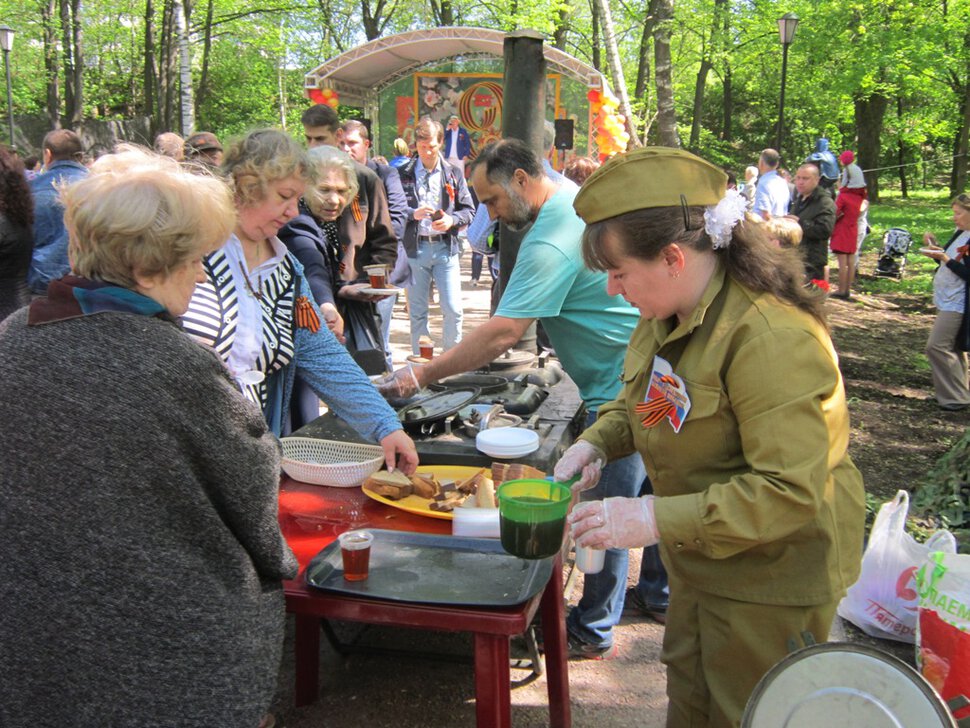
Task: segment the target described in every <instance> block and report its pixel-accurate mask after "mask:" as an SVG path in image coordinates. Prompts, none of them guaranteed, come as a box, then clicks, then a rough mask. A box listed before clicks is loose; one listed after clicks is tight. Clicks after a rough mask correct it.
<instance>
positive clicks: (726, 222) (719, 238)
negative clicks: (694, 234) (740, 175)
mask: <svg viewBox="0 0 970 728" xmlns="http://www.w3.org/2000/svg"><path fill="white" fill-rule="evenodd" d="M747 210H748V203H747V200H745V199H744V197H743V196H742V195H741V193H740V192H738V191H737V190H728V191H727V194H725V195H724V197H722V198H721V201H720V202H718V203H717V204H716V205H709V206H708V207H707V209H706V210H704V230H705V231H706V232H707V234H708V235H709V236H710V238H711V245H712V247H713V248H714V249H715V250H717V249H718V248H724V247H727V245H728V244H729V243H730V242H731V235H732V233H733V231H734V226H735V225H737V224H738V222H739V221H740V220H741V219H742V218H743V217H744V213H745V212H747Z"/></svg>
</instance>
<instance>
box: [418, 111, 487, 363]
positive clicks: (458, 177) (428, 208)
mask: <svg viewBox="0 0 970 728" xmlns="http://www.w3.org/2000/svg"><path fill="white" fill-rule="evenodd" d="M414 137H415V140H416V142H415V143H416V145H417V148H418V154H417V156H416V157H415V158H414V159H412V160H411V161H409V162H408V163H407V164H405V165H404V166H403V167H401V169H400V173H401V184H402V185H403V186H404V194H405V195H406V196H407V198H408V224H407V227H406V228H405V230H404V249H405V250H406V251H407V254H408V262H409V263H410V265H411V275H412V277H413V279H414V283H413V284H412V285H411V287H410V289H409V293H408V309H409V313H410V316H411V350H412V351H413V353H414V354H418V353H419V351H420V347H419V346H418V339H420V338H421V337H422V336H428V335H429V331H428V292H429V290H430V287H431V281H432V279H433V280H434V283H435V286H437V288H438V294H439V297H440V304H441V311H442V314H443V316H444V321H443V322H442V323H443V326H442V329H443V334H444V342H443V347H444V348H445V349H446V350H447V349H450V348H451V347H453V346H454V345H455V344H457V343H458V342H459V341H461V319H462V310H461V267H460V262H459V261H460V258H461V249H460V247H459V244H458V230H460V229H461V228H463V227H465V226H466V225H468V224H469V223H470V222H471V221H472V218H473V217H474V216H475V206H474V204H473V203H472V196H471V193H469V191H468V185H466V184H465V176H464V175H463V174H462V173H461V171H459V170H457V169H455V167H453V166H452V165H450V164H448V162H446V161H445V160H444V157H442V156H441V142H442V140H443V139H444V129H442V128H441V124H439V123H438V122H437V121H433V120H432V119H427V118H425V119H422V120H421V121H419V122H418V123H417V125H416V126H415V129H414Z"/></svg>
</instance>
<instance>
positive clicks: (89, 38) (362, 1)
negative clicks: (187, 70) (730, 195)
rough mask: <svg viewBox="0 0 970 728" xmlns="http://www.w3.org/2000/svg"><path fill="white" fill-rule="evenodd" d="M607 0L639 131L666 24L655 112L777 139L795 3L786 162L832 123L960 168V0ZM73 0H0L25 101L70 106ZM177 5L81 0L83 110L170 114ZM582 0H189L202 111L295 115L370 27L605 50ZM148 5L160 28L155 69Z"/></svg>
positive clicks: (708, 152) (909, 164)
mask: <svg viewBox="0 0 970 728" xmlns="http://www.w3.org/2000/svg"><path fill="white" fill-rule="evenodd" d="M149 2H150V3H151V4H150V5H149V4H147V3H149ZM609 2H610V8H611V10H612V16H613V22H614V26H615V27H614V29H615V35H616V40H617V45H618V47H619V51H620V59H621V66H622V71H623V75H624V77H625V78H626V79H627V90H628V92H629V93H630V96H631V102H632V106H633V111H634V115H635V116H636V117H637V122H638V132H639V133H640V134H642V135H646V137H647V140H648V141H651V142H653V143H656V140H657V139H658V137H657V135H656V130H657V127H658V108H657V99H658V94H657V88H658V85H657V84H658V78H657V68H656V55H655V54H656V50H657V48H656V38H657V31H658V27H662V28H666V29H667V30H668V31H669V55H670V82H669V89H670V93H671V94H672V99H673V112H674V113H673V117H669V116H665V117H663V118H664V120H665V123H666V124H667V125H668V126H669V125H670V124H671V123H675V124H676V125H675V126H673V127H671V128H672V133H675V134H676V135H677V136H678V137H679V141H680V143H681V144H683V145H684V146H686V145H688V143H689V144H690V146H691V147H692V148H694V149H696V151H698V152H699V153H701V154H703V155H705V156H707V157H709V158H711V159H712V160H714V161H717V162H719V163H723V164H730V165H732V166H735V167H741V166H744V165H746V164H748V163H750V162H751V161H752V160H753V159H754V158H755V157H756V155H757V153H758V151H759V150H760V149H762V148H764V147H766V146H770V145H772V144H773V143H774V138H775V125H776V123H777V119H778V99H779V90H780V89H779V87H780V73H781V45H780V43H779V40H778V33H777V25H776V21H777V19H778V17H780V16H781V15H782V14H784V13H786V12H794V13H796V14H797V15H798V16H799V17H800V18H801V23H800V25H799V27H798V31H797V34H796V37H795V41H794V43H793V44H792V46H791V48H790V52H789V65H788V83H787V88H786V111H785V121H786V130H785V134H784V139H785V143H784V149H782V150H781V151H782V152H783V156H784V157H785V161H786V163H787V164H789V165H794V164H795V163H797V162H798V161H799V160H800V159H801V158H803V157H804V156H805V155H807V154H808V153H809V152H810V151H811V149H812V147H813V145H814V142H815V140H816V139H817V138H818V137H820V136H827V137H828V138H829V139H830V140H831V144H832V147H833V148H834V149H836V151H838V150H840V149H843V148H853V149H855V150H857V151H859V152H860V157H861V160H860V161H861V162H862V164H863V167H869V168H872V167H886V168H888V169H885V170H883V171H882V172H880V173H879V174H878V175H873V176H878V177H880V178H881V181H882V182H883V183H884V184H885V183H893V184H903V183H906V184H909V185H914V184H915V185H919V184H922V182H923V180H924V179H925V180H927V181H930V182H940V181H942V182H949V184H950V185H951V187H952V188H953V189H962V188H963V187H964V186H965V185H966V166H965V160H966V156H965V155H966V151H967V129H968V127H970V103H968V99H970V88H968V87H970V80H968V79H970V31H968V28H970V22H968V21H970V17H968V16H970V0H850V2H845V1H844V0H839V1H837V0H790V2H785V3H784V4H781V3H777V2H773V1H770V0H769V1H766V2H762V1H761V0H759V2H749V1H745V2H741V1H739V0H676V2H674V3H673V6H672V7H673V11H672V16H671V17H670V18H669V19H667V20H665V21H664V22H663V23H662V26H661V25H660V24H658V18H662V16H663V14H662V13H661V12H658V9H663V8H666V7H667V4H666V3H658V0H609ZM72 5H73V3H72V2H71V0H58V2H53V0H0V22H6V23H7V24H8V25H11V26H13V27H14V28H15V30H16V31H17V39H16V43H15V48H14V52H13V53H12V54H11V63H12V73H13V78H14V81H13V98H14V105H15V110H16V112H17V113H18V114H27V113H32V114H36V113H43V112H44V111H45V109H47V108H48V107H49V106H51V105H53V106H55V107H57V109H58V112H59V114H60V115H61V116H62V117H63V115H64V114H65V113H66V111H67V109H66V106H65V103H66V99H67V94H66V88H67V82H68V79H67V78H66V73H67V67H66V65H65V55H64V42H65V38H67V37H68V36H67V35H66V34H65V27H64V25H63V20H64V18H63V12H64V11H63V8H64V7H71V6H72ZM172 6H173V2H172V0H88V1H87V2H86V3H85V4H84V5H83V6H79V7H81V8H82V9H81V12H82V13H83V18H82V21H83V22H82V24H83V38H82V43H83V61H84V68H83V81H84V86H83V94H82V98H83V116H84V118H88V119H90V118H125V117H129V116H133V115H139V114H150V115H152V117H153V118H154V121H155V126H156V128H158V129H161V128H173V129H174V130H175V131H179V129H178V128H177V125H178V119H179V114H178V113H177V112H178V108H177V106H176V107H175V108H174V109H173V108H172V103H173V102H172V101H169V102H168V106H166V105H165V103H163V101H164V98H166V97H165V89H166V86H165V84H166V83H167V84H169V86H168V87H167V88H168V89H169V96H168V97H167V98H170V99H174V103H175V104H176V105H177V103H178V94H177V84H178V78H177V68H178V67H177V62H176V64H175V66H174V69H173V71H172V73H174V75H172V74H169V75H168V76H166V68H167V67H168V66H166V64H169V63H171V59H172V58H173V56H172V54H171V53H168V55H167V56H166V55H165V53H167V51H166V49H167V48H174V49H175V51H176V52H177V46H176V45H175V41H174V38H173V37H170V36H171V34H172V33H174V24H173V23H172V22H171V21H170V14H171V12H172V11H171V9H172ZM592 6H593V3H592V2H591V0H540V1H539V2H528V3H527V2H522V0H489V1H488V2H484V3H483V2H473V1H472V0H427V1H425V0H384V1H383V2H378V0H315V1H314V2H313V3H296V2H293V0H259V1H258V2H257V0H205V1H204V2H198V0H194V2H193V1H192V0H189V1H188V2H187V3H186V10H187V13H188V16H189V40H190V48H191V56H192V57H191V64H192V70H193V87H194V91H195V95H196V104H195V112H196V126H197V127H199V128H207V129H211V130H213V131H215V132H216V133H218V134H221V135H231V134H233V133H236V132H238V131H241V130H243V129H246V128H250V127H253V126H258V125H266V124H273V125H279V124H281V123H285V124H286V125H287V127H288V128H291V129H292V128H293V127H294V125H298V118H299V113H300V111H301V110H302V109H303V108H304V107H305V105H306V100H305V97H304V92H303V74H304V73H305V72H306V71H307V70H309V69H312V68H314V67H315V66H317V65H319V64H320V63H322V62H323V61H324V60H326V59H327V58H329V57H332V56H333V55H335V54H337V53H340V52H342V51H344V50H347V49H349V48H352V47H353V46H355V45H358V44H360V43H363V42H365V41H366V40H367V37H368V36H373V35H374V34H377V33H379V34H382V35H387V34H390V33H397V32H402V31H407V30H413V29H416V28H425V27H432V26H435V25H442V24H449V23H452V24H456V25H468V26H480V27H488V28H499V29H504V30H509V31H511V30H515V29H518V28H524V27H532V28H536V29H538V30H539V31H541V32H542V33H544V34H546V36H547V38H548V40H549V43H550V44H555V45H556V46H557V47H560V48H562V49H564V50H565V51H567V52H568V53H571V54H573V55H575V56H576V57H577V58H580V59H582V60H584V61H586V62H588V63H591V64H594V65H598V64H599V63H600V59H601V58H605V57H606V56H605V53H603V48H602V47H601V46H602V43H603V41H602V34H601V32H600V28H599V25H598V23H597V22H594V11H593V7H592ZM146 8H147V9H148V10H149V12H148V14H149V16H150V18H151V20H152V31H153V34H154V37H153V40H154V44H153V46H152V48H153V52H152V58H151V59H150V66H149V67H148V68H147V69H146V41H145V32H146ZM167 14H168V15H167ZM45 16H46V18H47V21H46V22H47V25H46V26H45ZM68 30H69V28H68ZM45 32H46V34H47V35H46V37H47V39H48V42H47V43H46V44H45ZM45 48H46V50H47V51H48V53H49V55H48V57H47V58H46V59H45ZM51 52H52V53H53V55H52V56H51V55H50V53H51ZM176 61H177V59H176ZM146 71H147V73H146ZM604 72H605V73H606V74H607V76H608V77H609V76H610V73H609V71H608V70H606V69H604ZM153 73H154V74H155V75H154V78H155V79H156V80H155V82H154V83H153V84H152V85H151V88H147V89H146V83H147V81H146V79H148V78H151V77H152V74H153ZM51 81H56V84H52V83H51ZM666 88H668V86H667V85H662V86H661V90H662V91H663V90H665V89H666ZM173 91H174V92H175V93H174V95H172V92H173ZM160 94H161V95H160ZM49 97H50V98H51V99H52V100H48V99H49ZM661 98H663V97H662V96H661ZM61 120H62V122H65V123H67V120H65V119H63V118H62V119H61ZM860 144H861V146H860ZM954 157H955V158H956V159H957V163H956V164H954V163H953V162H952V159H953V158H954ZM961 160H962V161H961ZM876 191H877V190H876Z"/></svg>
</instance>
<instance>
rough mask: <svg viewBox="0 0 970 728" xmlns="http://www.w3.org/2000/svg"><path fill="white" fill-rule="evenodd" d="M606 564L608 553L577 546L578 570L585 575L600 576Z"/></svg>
mask: <svg viewBox="0 0 970 728" xmlns="http://www.w3.org/2000/svg"><path fill="white" fill-rule="evenodd" d="M605 563H606V551H604V550H603V549H594V548H591V547H589V546H580V545H579V544H576V568H577V569H579V570H580V571H581V572H583V573H584V574H598V573H600V572H601V571H602V570H603V566H604V565H605Z"/></svg>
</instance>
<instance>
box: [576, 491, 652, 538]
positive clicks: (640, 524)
mask: <svg viewBox="0 0 970 728" xmlns="http://www.w3.org/2000/svg"><path fill="white" fill-rule="evenodd" d="M653 499H654V497H653V496H652V495H645V496H642V497H640V498H604V499H603V500H601V501H591V502H589V503H580V504H579V505H577V506H576V507H575V508H573V510H572V513H570V514H569V517H568V519H569V523H570V524H571V532H572V535H573V538H574V539H575V540H576V543H577V544H578V545H579V546H590V547H592V548H597V549H632V548H639V547H640V546H653V545H654V544H655V543H657V542H658V541H659V540H660V532H659V531H657V523H656V521H655V520H654V516H653Z"/></svg>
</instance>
